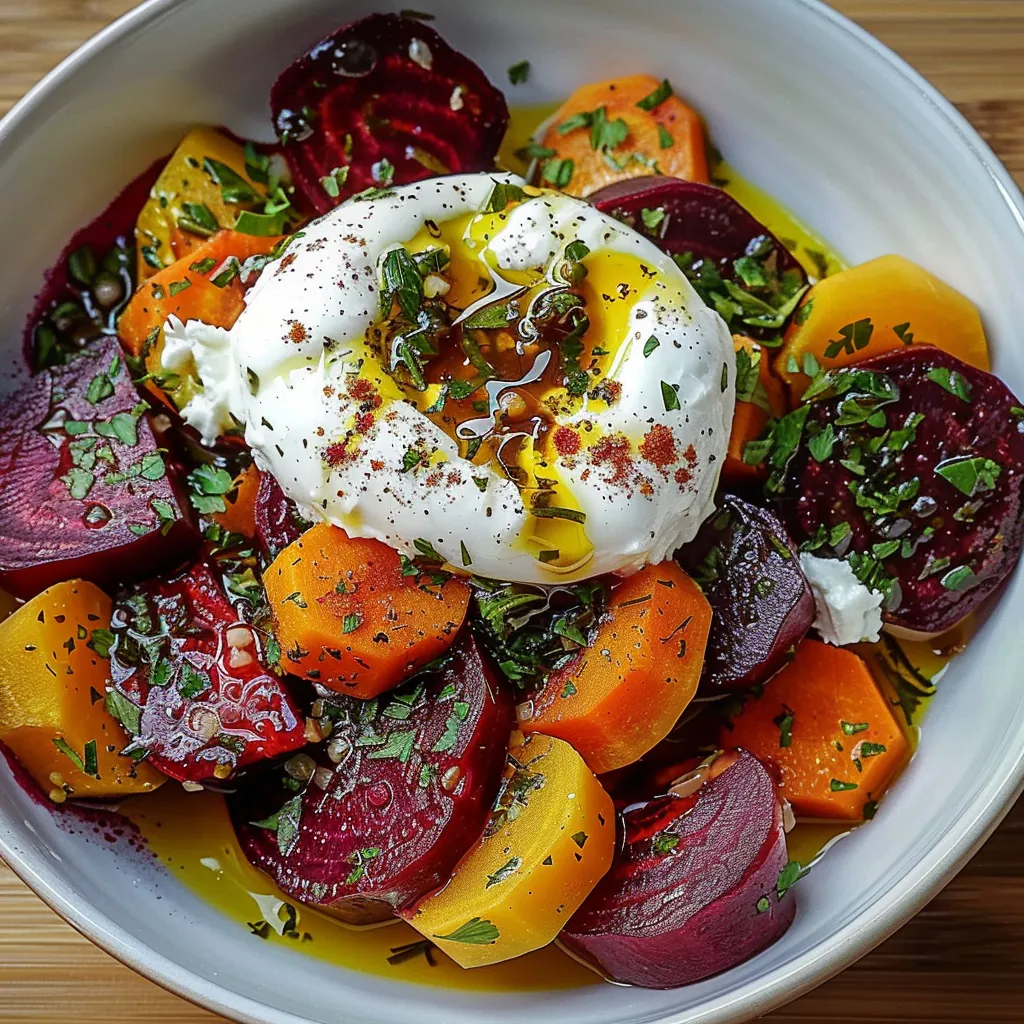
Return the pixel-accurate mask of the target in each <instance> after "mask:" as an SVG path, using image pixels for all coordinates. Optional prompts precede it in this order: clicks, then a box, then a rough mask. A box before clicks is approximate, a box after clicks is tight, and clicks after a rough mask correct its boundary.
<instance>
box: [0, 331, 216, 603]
mask: <svg viewBox="0 0 1024 1024" xmlns="http://www.w3.org/2000/svg"><path fill="white" fill-rule="evenodd" d="M146 408H147V407H146V405H145V403H144V402H141V401H140V399H139V395H138V393H137V392H136V390H135V387H134V385H133V384H132V382H131V379H130V378H129V376H128V370H127V368H126V367H125V365H124V359H123V358H122V355H121V350H120V348H119V347H118V345H117V343H116V342H115V341H114V340H113V339H106V340H103V341H101V342H97V343H96V345H95V346H94V347H93V348H91V349H89V350H88V351H87V352H86V353H84V354H83V355H81V356H79V357H78V359H76V360H75V361H74V362H72V363H71V364H69V365H67V366H58V367H55V368H54V369H52V370H47V371H45V372H43V373H41V374H39V376H37V377H35V378H34V379H33V380H31V381H30V382H29V383H28V384H27V385H26V386H25V387H24V388H23V389H22V390H21V391H20V392H18V393H16V394H15V395H12V396H10V397H9V398H7V399H6V400H5V401H4V403H3V408H2V409H0V584H2V585H3V587H4V588H5V589H6V590H8V591H9V592H10V593H12V594H15V595H17V596H18V597H24V598H27V597H32V596H34V595H35V594H38V593H40V592H41V591H42V590H45V589H46V588H47V587H49V586H51V585H53V584H54V583H58V582H60V581H62V580H67V579H70V578H75V577H81V578H85V579H88V580H91V581H93V582H95V583H98V584H100V585H108V586H115V585H117V584H119V583H121V582H123V581H124V580H131V579H135V578H137V577H139V576H142V575H146V574H149V573H152V572H158V571H160V570H161V569H162V568H164V567H165V566H168V565H172V564H174V563H175V562H177V561H179V560H180V559H181V558H183V557H186V556H187V555H188V553H189V551H190V550H191V549H192V548H194V547H195V545H196V544H197V543H198V541H199V536H198V534H197V533H196V531H195V529H194V527H193V526H192V524H191V519H190V516H189V512H188V511H187V510H188V502H187V500H186V499H185V498H184V495H183V492H182V488H181V485H180V483H179V481H178V473H177V470H176V468H175V466H174V464H173V463H172V461H171V460H170V458H169V456H167V454H166V449H165V448H163V447H162V446H161V444H160V440H159V439H158V437H157V436H156V435H155V434H154V432H153V427H152V423H151V421H150V419H149V417H148V415H146V412H145V410H146Z"/></svg>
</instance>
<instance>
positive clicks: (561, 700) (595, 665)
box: [519, 562, 711, 774]
mask: <svg viewBox="0 0 1024 1024" xmlns="http://www.w3.org/2000/svg"><path fill="white" fill-rule="evenodd" d="M710 626H711V608H710V606H709V605H708V602H707V601H706V600H705V598H704V596H703V595H702V594H701V592H700V589H699V588H698V587H697V586H696V585H695V584H694V583H693V581H692V580H691V579H690V578H689V577H688V576H687V575H686V573H684V572H683V571H682V570H681V569H680V568H679V566H678V565H676V564H675V563H674V562H663V563H662V564H661V565H655V566H648V567H647V568H645V569H641V570H640V571H639V572H637V573H635V574H634V575H633V576H630V577H629V578H628V579H626V580H625V581H623V582H622V583H620V584H619V585H618V587H616V588H615V590H613V592H612V596H611V599H610V600H609V604H608V610H607V614H606V616H605V619H604V621H603V622H602V623H601V625H600V627H599V628H598V630H597V633H596V636H595V638H594V640H593V642H592V643H591V645H590V646H589V648H587V649H586V650H585V651H583V652H582V653H581V654H580V655H579V656H578V657H577V658H575V659H574V660H573V661H571V662H569V663H568V664H567V665H566V666H565V667H564V668H561V669H559V670H557V671H556V672H553V673H552V674H551V676H550V677H549V679H548V681H547V684H546V685H545V687H544V689H543V690H542V691H541V692H540V693H537V694H535V695H534V696H533V697H532V698H531V699H529V700H527V701H526V702H525V703H524V704H522V705H520V708H519V728H520V729H522V730H523V732H524V733H527V734H529V733H533V732H541V733H545V734H546V735H549V736H557V737H559V738H560V739H563V740H565V741H566V742H568V743H571V744H572V745H573V747H574V748H575V749H576V750H577V751H579V753H580V754H581V755H582V757H583V759H584V760H585V761H586V762H587V764H588V765H589V766H590V769H591V770H592V771H594V772H597V773H598V774H600V773H601V772H609V771H613V770H614V769H616V768H621V767H623V766H624V765H627V764H632V763H633V762H634V761H636V760H637V759H638V758H639V757H641V756H642V755H643V754H645V753H646V752H647V751H648V750H650V749H651V747H653V746H655V745H656V744H657V743H658V742H660V741H661V740H662V739H664V737H665V736H666V735H667V733H668V732H669V730H670V729H671V728H672V726H673V725H675V723H676V721H677V720H678V718H679V716H680V715H681V714H682V713H683V711H684V710H685V709H686V706H687V705H688V704H689V703H690V700H691V699H692V697H693V695H694V692H695V691H696V689H697V680H698V679H699V678H700V672H701V665H702V664H703V661H704V649H705V645H706V643H707V639H708V629H709V628H710Z"/></svg>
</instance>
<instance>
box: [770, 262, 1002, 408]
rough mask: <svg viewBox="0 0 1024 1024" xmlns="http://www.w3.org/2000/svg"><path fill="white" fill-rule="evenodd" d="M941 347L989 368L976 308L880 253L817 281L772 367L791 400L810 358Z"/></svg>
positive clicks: (847, 359)
mask: <svg viewBox="0 0 1024 1024" xmlns="http://www.w3.org/2000/svg"><path fill="white" fill-rule="evenodd" d="M913 344H924V345H934V346H935V347H936V348H941V349H943V350H944V351H946V352H949V353H950V355H954V356H956V357H957V359H962V360H963V361H964V362H965V363H967V364H968V365H970V366H975V367H977V368H978V369H979V370H986V371H987V370H988V369H989V366H990V363H989V354H988V343H987V341H986V340H985V329H984V327H983V326H982V322H981V315H980V314H979V313H978V308H977V306H975V305H974V303H973V302H971V300H970V299H968V298H967V296H965V295H961V294H960V292H958V291H957V290H956V289H955V288H952V287H950V285H948V284H946V283H945V282H944V281H941V280H939V278H937V277H936V276H935V275H934V274H931V273H929V272H928V271H927V270H925V269H924V268H923V267H919V266H917V265H916V264H914V263H911V262H910V260H908V259H905V258H904V257H903V256H881V257H879V258H878V259H875V260H871V261H870V262H868V263H862V264H861V265H860V266H857V267H851V268H850V269H849V270H844V271H842V272H841V273H839V274H833V275H832V276H831V277H826V278H825V279H824V280H823V281H819V282H818V283H817V284H816V285H815V286H814V287H813V288H812V289H811V290H810V291H809V292H808V293H807V295H806V297H805V298H804V300H803V303H802V304H801V305H800V308H799V309H798V310H797V311H796V313H795V315H794V316H793V320H792V323H791V324H790V326H789V327H788V328H787V330H786V340H785V344H784V345H783V347H782V348H781V349H780V350H779V353H778V355H777V356H776V357H775V372H776V373H777V374H778V375H779V377H780V378H781V379H782V380H783V381H785V383H786V384H788V385H789V388H790V397H791V398H792V399H793V401H794V402H795V401H797V400H799V399H800V397H801V396H802V395H803V393H804V391H806V390H807V385H808V384H809V383H810V379H809V378H808V377H807V376H806V375H805V374H804V373H803V372H801V371H802V369H803V366H804V357H805V356H806V355H812V356H814V358H815V359H816V360H817V362H818V363H819V364H820V365H821V366H823V367H825V369H831V368H832V367H836V366H847V365H849V364H850V363H856V362H860V361H861V360H862V359H867V358H868V357H869V356H877V355H881V354H882V353H883V352H889V351H891V350H893V349H901V348H903V347H904V346H905V345H913Z"/></svg>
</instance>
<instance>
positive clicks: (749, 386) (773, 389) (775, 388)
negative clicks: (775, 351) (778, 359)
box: [722, 334, 786, 486]
mask: <svg viewBox="0 0 1024 1024" xmlns="http://www.w3.org/2000/svg"><path fill="white" fill-rule="evenodd" d="M733 344H734V345H735V347H736V411H735V412H734V413H733V417H732V433H731V434H730V435H729V450H728V452H727V454H726V456H725V464H724V465H723V466H722V482H723V483H724V484H725V485H726V486H729V485H733V486H736V485H742V484H745V483H749V482H751V481H756V480H759V479H762V478H763V477H764V476H766V475H767V470H766V469H765V468H764V467H763V466H756V465H751V464H750V463H749V462H744V460H743V451H744V449H745V448H746V446H747V445H748V444H749V443H750V442H751V441H756V440H757V439H758V438H759V437H760V436H761V435H762V434H763V433H764V428H765V427H766V426H767V425H768V421H769V420H770V419H771V418H772V417H773V416H782V415H783V414H784V413H785V412H786V394H785V391H784V390H783V387H782V384H781V383H780V382H779V380H778V378H776V376H775V375H774V374H773V373H772V369H771V355H770V353H769V352H768V351H767V350H766V349H764V348H762V347H761V346H760V345H759V344H758V343H757V342H756V341H752V340H751V339H750V338H744V337H743V336H742V335H739V334H737V335H734V336H733Z"/></svg>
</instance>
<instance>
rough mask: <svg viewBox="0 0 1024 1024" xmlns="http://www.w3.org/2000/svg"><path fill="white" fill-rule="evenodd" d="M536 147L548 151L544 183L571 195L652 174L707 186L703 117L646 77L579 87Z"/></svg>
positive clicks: (543, 164)
mask: <svg viewBox="0 0 1024 1024" xmlns="http://www.w3.org/2000/svg"><path fill="white" fill-rule="evenodd" d="M541 147H542V150H547V151H549V152H547V153H545V155H544V156H543V157H542V158H541V165H540V177H541V184H544V185H553V186H554V187H555V188H560V189H562V191H564V192H568V193H570V194H571V195H575V196H589V195H591V194H592V193H595V192H597V191H598V190H600V189H602V188H605V187H606V186H608V185H611V184H613V183H614V182H621V181H628V180H630V179H633V178H637V177H640V176H649V175H651V174H664V175H668V176H669V177H673V178H685V179H687V180H689V181H696V182H706V181H707V180H708V159H707V151H706V146H705V140H704V123H703V122H702V121H701V118H700V115H699V114H698V113H697V112H696V111H695V110H693V108H691V107H689V106H687V105H686V104H685V103H684V102H683V101H682V100H681V99H680V98H679V97H678V96H676V95H674V94H673V92H672V87H671V86H670V85H669V83H668V82H665V81H662V82H659V81H658V79H656V78H653V77H651V76H650V75H630V76H628V77H626V78H613V79H610V80H609V81H606V82H594V83H592V84H590V85H584V86H581V87H580V88H579V89H577V90H576V91H575V92H574V93H573V94H572V96H570V97H569V99H567V100H566V101H565V103H563V104H562V106H561V107H559V109H558V110H557V111H556V112H555V115H554V116H553V117H552V119H551V125H550V127H549V128H548V130H547V131H546V132H545V133H544V137H543V139H542V140H541Z"/></svg>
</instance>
